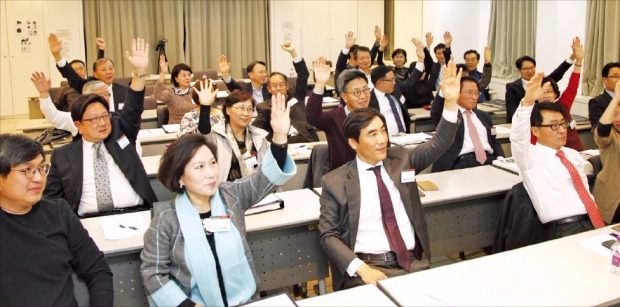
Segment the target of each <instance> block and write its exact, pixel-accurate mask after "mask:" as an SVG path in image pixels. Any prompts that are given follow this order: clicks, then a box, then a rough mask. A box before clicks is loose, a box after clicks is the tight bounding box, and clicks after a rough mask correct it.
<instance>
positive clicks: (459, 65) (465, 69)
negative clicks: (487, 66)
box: [456, 63, 469, 78]
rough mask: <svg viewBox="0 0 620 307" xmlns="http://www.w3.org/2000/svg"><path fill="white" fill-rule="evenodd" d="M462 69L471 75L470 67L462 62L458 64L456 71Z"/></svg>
mask: <svg viewBox="0 0 620 307" xmlns="http://www.w3.org/2000/svg"><path fill="white" fill-rule="evenodd" d="M459 70H460V71H462V72H463V73H465V72H467V74H468V76H469V69H468V68H467V65H465V64H463V63H460V64H456V71H459ZM464 77H467V76H463V77H461V78H464Z"/></svg>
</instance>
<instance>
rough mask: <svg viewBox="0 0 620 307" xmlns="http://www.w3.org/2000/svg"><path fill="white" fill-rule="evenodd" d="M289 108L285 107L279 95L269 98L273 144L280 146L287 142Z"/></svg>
mask: <svg viewBox="0 0 620 307" xmlns="http://www.w3.org/2000/svg"><path fill="white" fill-rule="evenodd" d="M290 112H291V108H290V107H289V106H288V105H287V103H286V99H285V98H284V96H283V95H282V94H280V93H278V94H277V95H274V96H272V97H271V121H270V124H271V129H273V138H272V141H273V143H274V144H277V145H282V144H286V143H287V141H288V138H287V137H288V131H289V129H290V127H291V118H290V116H289V113H290Z"/></svg>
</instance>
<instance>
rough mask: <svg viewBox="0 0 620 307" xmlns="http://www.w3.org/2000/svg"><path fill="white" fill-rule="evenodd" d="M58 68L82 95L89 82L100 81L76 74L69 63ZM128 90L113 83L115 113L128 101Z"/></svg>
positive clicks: (70, 84)
mask: <svg viewBox="0 0 620 307" xmlns="http://www.w3.org/2000/svg"><path fill="white" fill-rule="evenodd" d="M56 68H58V71H59V72H60V74H61V75H62V76H63V77H64V78H67V81H68V82H69V86H71V87H72V88H74V89H75V90H76V91H77V92H78V93H80V94H82V88H83V87H84V84H86V83H87V82H89V81H94V80H98V79H97V78H95V77H92V76H90V77H88V78H87V79H83V78H82V77H80V75H78V74H77V73H76V72H75V70H73V67H71V65H69V63H67V64H66V65H65V66H64V67H60V66H58V65H56ZM128 90H129V87H127V86H125V85H121V84H118V83H112V95H114V111H118V110H120V109H119V105H120V104H123V103H125V101H126V100H127V92H128Z"/></svg>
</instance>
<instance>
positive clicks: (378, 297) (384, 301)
mask: <svg viewBox="0 0 620 307" xmlns="http://www.w3.org/2000/svg"><path fill="white" fill-rule="evenodd" d="M295 303H296V304H297V306H396V304H394V302H393V301H392V300H391V299H390V298H389V297H387V296H386V295H385V294H384V293H383V292H381V290H379V288H377V286H375V285H373V284H367V285H363V286H359V287H355V288H351V289H347V290H342V291H338V292H332V293H329V294H326V295H321V296H315V297H311V298H307V299H304V300H301V301H295Z"/></svg>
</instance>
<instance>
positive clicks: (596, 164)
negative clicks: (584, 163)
mask: <svg viewBox="0 0 620 307" xmlns="http://www.w3.org/2000/svg"><path fill="white" fill-rule="evenodd" d="M588 162H590V164H592V168H593V169H594V174H592V175H588V185H589V186H590V192H592V191H594V183H595V182H596V176H598V173H600V172H601V170H602V169H603V162H602V161H601V156H592V157H590V158H588Z"/></svg>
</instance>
